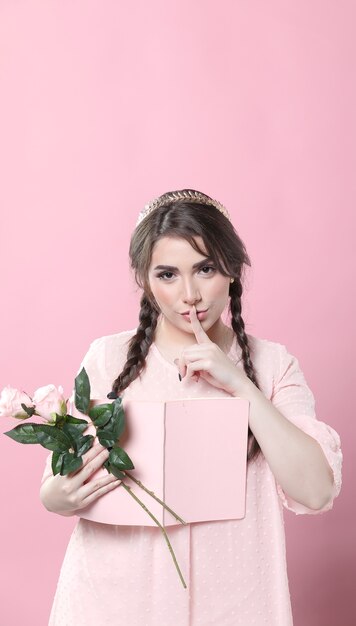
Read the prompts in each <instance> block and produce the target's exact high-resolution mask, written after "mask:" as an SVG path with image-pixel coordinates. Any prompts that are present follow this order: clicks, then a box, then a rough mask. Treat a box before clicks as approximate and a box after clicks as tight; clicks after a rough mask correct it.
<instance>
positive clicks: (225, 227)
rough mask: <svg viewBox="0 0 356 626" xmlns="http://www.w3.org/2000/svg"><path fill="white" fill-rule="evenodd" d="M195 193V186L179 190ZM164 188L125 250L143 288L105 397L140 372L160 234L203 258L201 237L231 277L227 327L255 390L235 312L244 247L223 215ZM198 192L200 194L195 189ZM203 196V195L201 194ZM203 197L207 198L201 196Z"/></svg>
mask: <svg viewBox="0 0 356 626" xmlns="http://www.w3.org/2000/svg"><path fill="white" fill-rule="evenodd" d="M181 191H183V192H188V193H189V192H193V194H194V193H197V192H196V191H195V190H181ZM177 193H178V194H179V193H181V192H167V193H166V194H164V196H161V198H163V199H164V197H165V196H168V197H169V198H170V199H169V201H168V200H167V202H166V203H165V204H161V205H160V206H159V207H158V208H155V209H154V210H153V211H152V212H151V213H149V214H148V215H147V216H146V217H145V218H144V219H143V220H142V221H141V222H140V223H139V224H138V225H137V226H136V228H135V230H134V232H133V234H132V237H131V241H130V248H129V257H130V262H131V268H132V269H133V270H134V275H135V281H136V283H137V285H138V286H139V287H140V288H141V289H143V294H142V296H141V300H140V312H139V324H138V327H137V332H136V334H135V335H133V336H132V337H131V339H130V342H129V344H128V351H127V360H126V363H125V365H124V367H123V370H122V371H121V373H120V374H119V375H118V377H117V378H116V380H114V382H113V384H112V391H111V392H110V393H109V394H108V396H109V397H111V398H113V397H117V396H119V395H120V393H121V392H122V391H123V390H124V389H126V387H128V386H129V384H130V383H131V382H132V381H134V380H135V379H136V378H137V377H138V376H139V374H140V372H141V370H142V369H144V367H145V365H146V356H147V354H148V351H149V348H150V346H151V344H152V342H153V341H154V335H155V329H156V326H157V320H158V317H159V314H160V310H159V307H158V305H157V303H156V301H155V299H154V296H153V294H152V292H151V289H150V286H149V281H148V271H149V267H150V264H151V256H152V251H153V247H154V245H155V243H156V242H157V241H158V240H159V239H161V238H162V237H168V236H169V237H180V238H183V239H186V241H188V242H189V243H190V244H191V246H192V247H193V248H194V249H195V250H196V251H197V252H199V253H200V254H202V255H203V256H206V252H205V251H203V250H200V248H199V246H198V245H197V243H196V241H195V239H194V237H201V238H202V239H203V241H204V244H205V247H206V250H207V253H208V255H209V256H211V257H212V259H213V262H214V263H215V265H216V267H217V269H218V270H219V271H220V272H221V274H223V275H224V276H229V277H233V278H234V279H235V280H234V282H233V283H230V288H229V296H230V302H229V311H230V313H231V327H232V329H233V331H234V332H235V334H236V337H237V341H238V344H239V346H240V348H241V350H242V355H241V356H242V360H243V366H244V370H245V372H246V375H247V376H248V378H250V380H252V382H253V383H254V384H255V385H256V386H257V387H258V388H259V384H258V380H257V376H256V372H255V370H254V366H253V363H252V361H251V358H250V347H249V343H248V338H247V335H246V332H245V324H244V321H243V319H242V315H241V296H242V274H243V271H244V266H245V265H249V266H251V261H250V258H249V256H248V254H247V252H246V249H245V245H244V243H243V242H242V240H241V239H240V237H239V236H238V234H237V232H236V230H235V228H234V226H233V225H232V223H231V222H230V221H229V219H228V218H227V217H225V215H223V213H222V212H221V211H219V210H218V209H216V208H215V207H214V206H211V205H210V204H202V203H201V202H199V203H197V202H194V200H192V201H191V200H189V199H188V200H186V199H184V200H182V199H176V200H174V201H172V199H171V198H172V194H177ZM198 193H201V192H198ZM204 195H205V196H206V194H204ZM206 197H207V198H209V196H206ZM248 439H249V441H248V455H247V459H248V461H250V460H252V459H253V458H255V457H257V455H258V454H259V453H260V451H261V448H260V446H259V444H258V442H257V440H256V438H255V437H254V435H253V433H252V431H251V429H250V428H249V429H248Z"/></svg>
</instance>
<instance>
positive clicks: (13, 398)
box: [0, 385, 33, 419]
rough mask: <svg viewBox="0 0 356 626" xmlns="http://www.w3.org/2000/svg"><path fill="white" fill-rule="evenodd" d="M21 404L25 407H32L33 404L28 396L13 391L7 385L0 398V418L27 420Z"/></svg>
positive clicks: (16, 390) (22, 392)
mask: <svg viewBox="0 0 356 626" xmlns="http://www.w3.org/2000/svg"><path fill="white" fill-rule="evenodd" d="M21 404H26V406H27V407H30V406H32V404H33V402H32V400H31V398H30V396H28V395H27V393H25V392H24V391H19V390H18V389H14V388H13V387H10V386H9V385H8V386H7V387H4V389H3V390H2V392H1V396H0V415H1V417H16V418H17V419H27V418H28V417H29V416H28V415H27V413H26V411H24V410H23V408H22V406H21Z"/></svg>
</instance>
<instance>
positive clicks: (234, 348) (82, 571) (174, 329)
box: [41, 189, 342, 626]
mask: <svg viewBox="0 0 356 626" xmlns="http://www.w3.org/2000/svg"><path fill="white" fill-rule="evenodd" d="M129 254H130V260H131V266H132V268H133V270H134V272H135V280H136V282H137V284H138V285H139V287H140V288H141V289H142V290H143V293H142V298H141V309H140V312H139V324H138V326H137V328H134V329H133V330H127V331H123V332H119V333H117V334H114V335H109V336H104V337H100V338H98V339H95V340H94V341H93V342H92V344H91V345H90V348H89V351H88V352H87V354H86V355H85V357H84V359H83V361H82V363H81V365H80V367H79V370H80V369H81V368H82V366H83V365H84V366H85V368H86V370H87V372H88V374H89V378H90V381H91V388H92V394H91V396H92V397H97V398H105V397H106V396H107V395H108V397H109V398H114V397H117V396H118V395H121V396H123V397H126V398H128V399H130V398H131V399H135V398H138V399H140V400H144V399H146V400H155V399H157V400H173V399H179V398H187V397H226V396H241V397H244V398H247V399H248V400H249V403H250V413H249V440H248V456H247V482H246V490H247V492H246V515H245V517H244V518H243V519H231V520H223V521H211V522H197V523H191V524H187V525H186V526H184V525H181V524H177V525H174V526H170V527H168V529H167V531H168V533H169V537H170V540H171V543H172V546H173V548H174V551H175V554H176V557H177V561H178V563H179V565H180V568H181V571H182V573H183V575H184V578H185V581H186V583H187V589H184V588H183V586H182V584H181V581H180V580H179V578H178V575H177V571H176V569H175V567H174V566H173V563H172V558H171V555H170V554H169V551H168V550H167V545H166V543H165V541H164V540H163V537H162V533H161V530H160V529H159V528H158V527H150V526H138V527H137V526H135V527H134V526H116V525H115V526H114V525H110V524H101V523H96V522H92V521H89V520H85V519H81V518H80V519H79V520H78V523H77V525H76V526H75V528H74V530H73V533H72V536H71V538H70V541H69V545H68V548H67V552H66V555H65V559H64V562H63V565H62V568H61V572H60V576H59V581H58V585H57V590H56V594H55V598H54V602H53V606H52V611H51V616H50V620H49V626H72V625H73V626H74V625H75V626H79V625H83V626H84V624H85V626H91V625H92V626H104V625H105V624H108V625H114V624H115V626H119V625H120V626H160V625H164V626H208V625H209V626H210V625H211V626H235V625H236V626H238V625H239V624H241V625H242V626H252V625H254V626H262V625H263V626H266V625H268V626H289V625H291V624H292V612H291V604H290V596H289V587H288V577H287V569H286V555H285V537H284V525H283V507H284V508H286V509H289V510H291V511H293V512H294V513H296V514H303V513H308V514H320V513H323V512H325V511H327V510H329V509H331V508H332V506H333V500H334V499H335V497H336V496H337V495H338V494H339V492H340V488H341V465H342V452H341V449H340V438H339V435H338V433H337V432H336V431H335V430H334V429H333V428H331V427H330V426H328V425H327V424H325V423H324V422H322V421H319V420H318V419H317V418H316V416H315V411H314V397H313V394H312V392H311V390H310V389H309V388H308V386H307V384H306V381H305V378H304V376H303V373H302V371H301V369H300V367H299V363H298V360H297V359H296V357H295V356H293V355H291V354H290V353H289V352H288V351H287V349H286V347H285V346H284V345H282V344H280V343H276V342H272V341H269V340H267V339H260V338H257V337H254V336H253V335H249V334H248V333H246V332H245V326H244V321H243V319H242V315H241V296H242V275H243V270H244V266H245V265H250V259H249V257H248V255H247V252H246V250H245V247H244V244H243V242H242V241H241V239H240V237H239V236H238V234H237V233H236V231H235V229H234V227H233V225H232V223H231V221H230V218H229V215H228V212H227V211H226V209H225V208H224V207H223V206H222V205H221V204H220V203H219V202H217V201H215V200H212V199H211V198H210V197H209V196H206V195H205V194H203V193H201V192H198V191H195V190H191V189H184V190H180V191H175V192H168V193H166V194H163V195H162V196H160V197H159V198H157V199H156V200H154V201H152V202H151V203H149V204H148V205H146V207H145V209H144V211H142V212H141V213H140V215H139V219H138V222H137V226H136V228H135V231H134V233H133V235H132V239H131V244H130V250H129ZM227 305H228V307H229V312H230V313H231V326H230V325H229V326H228V325H226V324H224V322H223V321H222V319H221V315H222V313H223V311H224V309H225V307H226V306H227ZM79 370H78V371H79ZM108 392H109V393H108ZM50 457H51V454H50V455H49V456H48V458H47V464H46V468H45V471H44V475H43V479H42V487H41V499H42V502H43V504H44V505H45V506H46V508H47V509H48V510H50V511H53V512H55V513H59V514H61V515H75V513H76V511H78V510H80V509H81V508H83V507H85V506H87V505H88V504H90V502H92V501H93V500H95V499H96V498H98V497H100V496H101V495H102V494H104V493H106V492H107V491H109V490H110V489H115V488H116V487H117V486H118V485H120V481H118V480H115V479H113V477H112V476H111V475H109V474H108V476H107V477H105V478H104V479H101V480H100V481H94V480H93V481H89V482H86V481H88V478H89V477H90V476H91V475H92V474H93V473H94V472H95V471H96V470H97V469H98V468H99V467H100V466H101V465H102V463H103V462H104V460H105V459H106V458H107V451H106V450H105V449H103V448H102V447H101V446H98V447H93V448H92V449H91V450H89V452H87V454H86V455H85V456H84V463H83V466H82V467H81V468H80V470H78V471H77V472H76V473H73V474H71V475H68V476H60V475H56V476H53V475H52V473H51V467H50ZM207 480H208V478H207Z"/></svg>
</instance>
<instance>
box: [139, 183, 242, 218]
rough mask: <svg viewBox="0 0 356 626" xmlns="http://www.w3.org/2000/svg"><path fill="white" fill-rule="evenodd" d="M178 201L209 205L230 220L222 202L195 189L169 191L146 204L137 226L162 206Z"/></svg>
mask: <svg viewBox="0 0 356 626" xmlns="http://www.w3.org/2000/svg"><path fill="white" fill-rule="evenodd" d="M176 200H189V201H191V202H196V203H197V204H209V205H211V206H214V207H215V208H216V209H218V210H219V211H220V212H221V213H223V215H225V217H226V218H227V219H228V220H230V215H229V213H228V211H227V209H226V208H225V207H224V205H223V204H221V202H218V201H217V200H213V199H212V198H210V197H209V196H206V195H205V194H204V193H201V192H200V191H195V190H194V189H183V190H181V191H168V192H167V193H164V194H163V195H162V196H158V198H155V199H154V200H150V202H148V204H145V206H144V208H143V210H142V211H140V213H139V215H138V219H137V222H136V226H138V224H139V223H140V222H141V221H142V220H143V219H144V218H145V217H146V216H147V215H149V214H150V213H152V211H154V210H155V209H158V208H159V207H160V206H164V205H166V204H169V203H171V202H175V201H176Z"/></svg>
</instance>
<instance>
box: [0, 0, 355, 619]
mask: <svg viewBox="0 0 356 626" xmlns="http://www.w3.org/2000/svg"><path fill="white" fill-rule="evenodd" d="M355 17H356V16H355V4H354V3H353V2H352V1H350V2H346V1H343V2H336V1H335V2H331V1H329V0H318V1H315V2H313V1H312V2H310V1H309V0H308V1H307V0H300V1H299V2H298V3H297V2H290V1H287V2H286V1H283V2H282V1H279V2H278V1H276V0H275V1H271V2H268V3H267V2H262V1H260V2H259V1H257V0H249V1H248V2H247V1H242V0H241V1H239V2H237V1H236V2H235V1H234V0H230V1H227V0H225V1H224V0H223V1H220V2H215V1H212V0H210V1H207V0H200V1H195V2H191V1H188V0H179V1H178V0H176V1H175V2H167V0H161V1H157V0H151V1H150V2H146V1H145V0H140V1H138V0H136V2H132V3H123V2H121V3H120V2H114V1H112V0H111V1H109V0H107V1H106V2H99V1H97V2H93V1H88V0H86V1H85V2H84V1H77V2H74V1H73V2H65V1H62V0H61V1H57V2H54V1H52V2H48V1H44V0H43V1H42V2H40V1H37V2H35V1H27V2H21V1H17V2H14V1H13V0H8V1H4V0H3V1H2V2H1V3H0V55H1V57H0V90H1V96H0V136H1V146H0V172H1V178H2V182H1V185H0V203H1V213H2V218H1V234H0V255H1V301H2V306H1V329H0V333H1V337H0V341H1V377H0V389H2V388H3V387H4V386H5V385H6V384H10V385H12V386H15V387H20V388H22V389H24V390H26V391H28V392H29V393H32V392H33V390H34V389H35V388H36V387H38V386H41V385H44V384H47V383H50V382H53V383H55V384H56V385H58V384H62V385H63V386H64V388H65V390H66V391H67V395H69V393H70V391H71V386H72V384H73V381H74V376H75V373H76V371H77V368H78V366H79V363H80V361H81V359H82V357H83V355H84V353H85V352H86V350H87V349H88V347H89V343H90V342H91V341H92V340H93V339H94V338H95V337H98V336H100V335H105V334H109V333H113V332H119V331H121V330H125V329H131V328H134V327H135V326H136V325H137V322H138V302H139V297H140V294H139V292H138V291H137V289H136V286H135V284H134V281H133V278H132V276H131V274H130V272H129V268H128V246H129V240H130V235H131V232H132V230H133V228H134V226H135V223H136V219H137V214H138V212H139V210H140V209H141V208H142V207H143V206H144V204H145V203H146V202H148V201H149V200H150V199H152V198H153V197H155V196H157V195H159V194H161V193H163V192H165V191H168V190H172V189H180V188H183V187H193V188H195V189H199V190H202V191H205V192H206V193H208V194H209V195H211V196H212V197H214V198H217V199H219V200H220V201H221V202H222V203H223V204H225V206H227V208H228V210H229V211H230V213H231V215H232V219H233V222H234V224H235V227H236V229H237V231H238V232H239V234H240V235H241V237H242V239H243V240H244V242H245V244H246V246H247V250H248V252H249V254H250V256H251V259H252V269H251V270H249V272H248V274H247V281H246V285H245V293H244V319H245V322H246V329H247V332H249V333H252V334H254V335H256V336H259V337H262V338H268V339H271V340H273V341H278V342H280V343H283V344H285V345H286V346H287V348H288V349H289V351H290V352H291V353H293V354H295V355H296V356H297V357H298V359H299V361H300V365H301V367H302V369H303V371H304V373H305V376H306V379H307V381H308V383H309V385H310V387H311V388H312V390H313V392H314V395H315V397H316V407H317V415H318V417H319V419H321V420H323V421H325V422H327V423H328V424H330V425H331V426H333V427H334V428H335V429H336V430H337V431H338V432H339V434H340V436H341V441H342V444H343V453H344V465H343V489H342V492H341V495H340V496H339V498H338V499H337V500H336V501H335V505H334V509H333V510H332V511H330V512H328V513H327V514H324V515H320V516H295V515H294V514H292V513H290V512H288V511H286V512H285V523H286V534H287V550H288V570H289V579H290V587H291V596H292V603H293V611H294V619H295V625H296V626H319V625H322V626H335V624H340V625H341V624H342V626H351V624H354V619H355V618H354V615H355V613H354V610H355V607H354V606H353V607H352V606H351V605H352V603H353V597H354V596H355V594H354V589H352V583H351V580H352V579H354V577H355V555H356V550H355V533H354V530H353V529H354V527H355V522H354V513H355V499H354V496H353V487H352V481H351V476H352V472H355V467H352V465H353V464H354V458H355V455H354V453H353V452H354V446H352V443H353V442H354V432H355V431H354V427H351V426H350V423H351V422H352V423H353V422H354V414H355V410H354V395H355V394H354V388H355V384H354V377H353V376H352V365H353V361H352V357H353V352H352V348H353V347H354V345H355V343H354V342H355V333H354V321H355V313H356V311H355V292H354V285H355V262H354V258H355V244H354V232H355V231H354V229H355V219H354V212H353V211H354V207H355V195H356V194H355V139H356V133H355V130H356V129H355V110H356V98H355V48H356V46H355V38H354V24H355ZM352 292H353V293H352ZM351 399H352V401H351ZM14 426H15V424H14V422H11V423H10V422H3V423H2V430H1V432H4V431H5V430H9V429H10V428H12V427H14ZM47 453H48V452H47V450H45V449H44V448H42V447H40V446H21V445H20V444H17V443H15V442H14V441H12V440H11V439H9V438H8V437H6V436H1V437H0V458H1V472H0V477H1V498H2V502H3V507H2V515H1V546H0V550H1V557H2V572H1V581H0V585H1V587H0V588H1V594H2V598H1V608H2V623H4V624H6V626H18V624H20V623H24V622H25V621H26V624H28V625H29V626H44V625H45V624H47V621H48V615H49V611H50V606H51V603H52V599H53V595H54V592H55V586H56V582H57V578H58V575H59V569H60V565H61V563H62V560H63V557H64V553H65V549H66V545H67V543H68V539H69V536H70V533H71V530H72V528H73V527H74V525H75V523H76V521H77V518H65V517H61V516H58V515H55V514H51V513H49V512H47V511H46V509H45V508H44V507H43V506H42V504H41V502H40V500H39V486H40V479H41V476H42V472H43V467H44V460H45V457H46V456H47ZM353 475H355V474H353ZM20 597H21V600H19V598H20Z"/></svg>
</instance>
